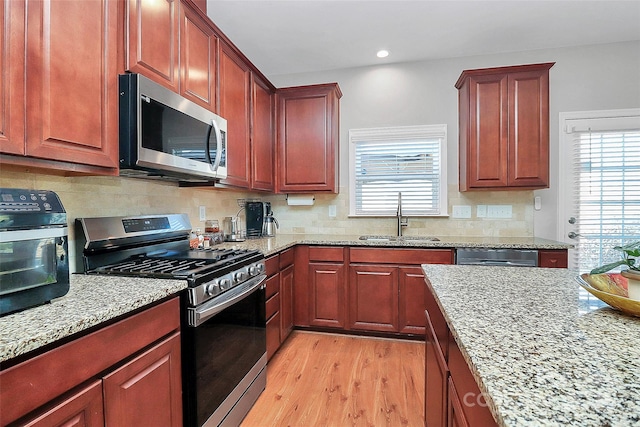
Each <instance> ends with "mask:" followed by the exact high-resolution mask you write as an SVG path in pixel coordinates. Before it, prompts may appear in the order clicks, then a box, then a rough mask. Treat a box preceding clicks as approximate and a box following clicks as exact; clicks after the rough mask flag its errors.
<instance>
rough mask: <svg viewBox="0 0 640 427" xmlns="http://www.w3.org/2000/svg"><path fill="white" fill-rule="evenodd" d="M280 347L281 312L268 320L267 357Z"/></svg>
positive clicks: (269, 357)
mask: <svg viewBox="0 0 640 427" xmlns="http://www.w3.org/2000/svg"><path fill="white" fill-rule="evenodd" d="M278 348H280V312H278V313H276V314H275V315H273V317H272V318H271V319H269V320H267V359H271V357H272V356H273V355H274V354H275V352H276V351H278Z"/></svg>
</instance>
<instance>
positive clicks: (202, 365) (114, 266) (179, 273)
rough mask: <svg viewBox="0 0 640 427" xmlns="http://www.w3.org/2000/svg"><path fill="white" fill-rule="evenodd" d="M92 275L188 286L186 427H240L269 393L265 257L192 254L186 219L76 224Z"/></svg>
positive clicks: (204, 251)
mask: <svg viewBox="0 0 640 427" xmlns="http://www.w3.org/2000/svg"><path fill="white" fill-rule="evenodd" d="M77 227H78V232H77V234H78V236H80V237H81V238H80V239H79V241H80V243H79V246H80V249H81V251H80V252H79V253H82V260H83V266H84V269H85V271H86V272H87V273H88V274H112V275H125V276H140V277H157V278H165V279H177V280H185V281H187V284H188V289H187V290H186V292H184V294H183V295H182V296H181V299H182V309H183V324H182V331H181V332H182V333H181V335H182V348H183V351H182V366H183V372H182V377H183V397H184V399H183V406H184V422H185V425H186V426H198V427H199V426H218V425H223V426H237V425H239V424H240V421H241V420H242V419H243V418H244V416H245V415H246V414H247V412H248V411H249V409H250V408H251V406H253V404H254V402H255V401H256V399H257V398H258V396H259V395H260V393H262V391H263V390H264V388H265V386H266V364H267V356H266V316H265V314H266V309H265V281H266V275H265V274H264V272H265V264H264V255H262V253H260V252H258V251H252V250H240V249H215V248H210V249H199V250H190V249H189V233H190V231H191V224H190V222H189V218H188V217H187V216H186V215H184V214H177V215H147V216H138V217H108V218H81V219H78V220H77Z"/></svg>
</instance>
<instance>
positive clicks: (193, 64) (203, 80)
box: [180, 3, 218, 111]
mask: <svg viewBox="0 0 640 427" xmlns="http://www.w3.org/2000/svg"><path fill="white" fill-rule="evenodd" d="M217 56H218V36H217V35H216V34H215V33H214V31H213V28H211V25H210V24H209V22H207V21H206V20H204V19H203V18H202V17H201V16H200V15H199V14H198V13H196V11H195V10H193V9H191V7H190V6H188V5H187V4H185V3H181V4H180V94H181V95H182V96H184V97H185V98H188V99H190V100H192V101H193V102H195V103H197V104H200V105H202V106H203V107H205V108H207V109H208V110H211V111H217V105H216V84H217V81H216V76H217V73H216V61H217Z"/></svg>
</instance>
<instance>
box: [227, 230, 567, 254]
mask: <svg viewBox="0 0 640 427" xmlns="http://www.w3.org/2000/svg"><path fill="white" fill-rule="evenodd" d="M411 237H416V236H411V235H406V236H405V238H406V240H396V241H370V240H369V241H367V240H360V236H359V235H331V234H277V235H276V236H275V237H269V238H261V239H247V240H245V241H244V242H236V243H233V242H227V243H222V244H221V245H219V246H220V247H237V248H247V249H256V250H259V251H261V252H262V253H264V254H265V256H269V255H272V254H274V253H277V252H280V251H282V250H284V249H287V248H289V247H292V246H295V245H327V246H371V247H401V248H496V249H498V248H505V249H512V248H513V249H568V248H571V247H573V245H570V244H567V243H562V242H556V241H554V240H547V239H541V238H537V237H460V236H437V237H438V239H440V240H438V241H430V240H411Z"/></svg>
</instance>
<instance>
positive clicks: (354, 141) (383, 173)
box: [349, 125, 447, 216]
mask: <svg viewBox="0 0 640 427" xmlns="http://www.w3.org/2000/svg"><path fill="white" fill-rule="evenodd" d="M446 140H447V128H446V125H425V126H407V127H391V128H372V129H352V130H350V131H349V142H350V144H349V145H350V162H351V165H350V166H351V167H350V169H351V174H350V190H351V208H350V211H351V212H350V214H351V215H355V216H366V215H370V216H388V215H396V211H397V208H398V193H402V213H403V215H405V216H429V215H446V209H447V192H446V182H445V181H446V180H445V177H446V171H445V165H446Z"/></svg>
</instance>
